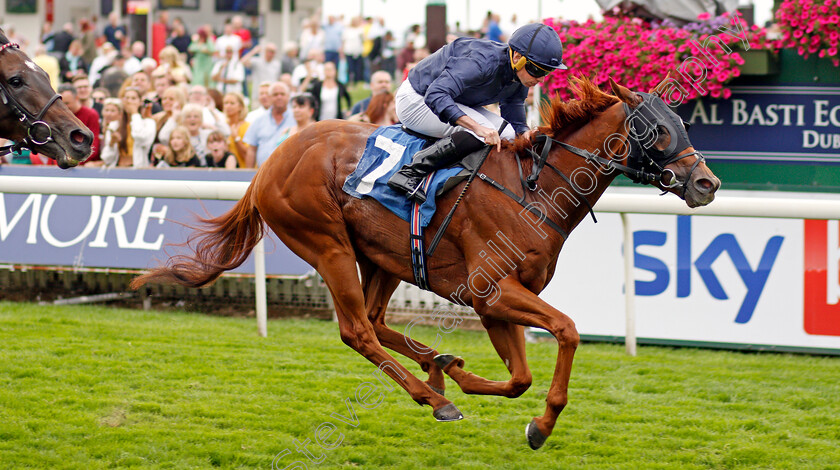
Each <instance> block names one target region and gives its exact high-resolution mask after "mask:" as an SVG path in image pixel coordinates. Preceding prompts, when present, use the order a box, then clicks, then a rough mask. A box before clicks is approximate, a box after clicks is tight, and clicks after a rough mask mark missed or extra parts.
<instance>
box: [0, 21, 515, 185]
mask: <svg viewBox="0 0 840 470" xmlns="http://www.w3.org/2000/svg"><path fill="white" fill-rule="evenodd" d="M514 21H515V18H514ZM515 26H516V25H515V24H514V25H511V26H510V28H511V30H512V28H514V27H515ZM97 31H101V32H99V33H97ZM152 31H153V33H152V41H151V43H150V47H149V48H147V45H146V44H145V43H144V42H140V41H135V42H131V41H129V39H128V38H129V37H130V34H129V31H128V30H127V28H126V26H125V25H124V24H122V23H121V19H120V17H119V16H118V15H117V14H116V13H112V14H111V15H109V16H108V19H107V23H106V24H105V25H104V27H102V28H101V29H98V28H97V26H96V24H95V20H89V19H81V20H80V21H79V22H78V25H74V24H73V23H67V24H64V25H63V26H62V27H61V28H60V29H58V30H54V29H53V26H52V25H51V24H49V23H47V24H45V25H44V28H43V30H42V32H41V35H40V37H39V38H38V41H37V42H34V43H32V44H30V43H29V41H27V40H26V38H23V37H21V36H20V35H17V34H16V32H15V31H14V28H13V27H7V28H6V33H7V35H8V36H9V37H10V39H11V40H13V41H15V42H18V43H20V44H21V46H22V47H24V48H25V49H26V50H28V51H29V53H30V55H31V56H32V58H33V61H34V62H35V63H36V64H38V65H39V66H40V67H41V68H43V69H44V70H45V71H46V72H47V73H48V74H49V76H50V80H51V82H52V85H53V87H54V88H55V89H56V90H57V92H58V93H59V94H60V95H61V97H62V100H63V101H64V103H65V104H66V105H67V106H68V107H69V108H70V110H71V111H72V112H73V113H74V114H75V115H76V117H78V118H79V119H80V120H81V121H82V122H83V123H84V124H85V125H86V126H87V127H88V128H89V129H90V130H91V131H92V132H93V133H94V135H95V136H96V137H95V139H94V144H93V154H92V155H91V157H90V158H89V159H88V160H87V161H86V162H84V163H83V164H84V165H85V166H102V167H108V168H111V167H132V168H150V167H157V168H168V167H199V166H200V167H220V168H228V169H231V168H254V167H257V166H259V165H260V164H262V163H263V162H265V161H266V159H267V158H268V157H269V156H270V155H271V153H272V152H273V151H274V149H276V148H277V146H278V145H280V143H282V142H283V141H284V140H285V139H287V138H288V137H289V136H291V135H293V134H295V133H297V132H299V131H300V130H302V129H303V128H305V127H307V126H310V125H312V124H313V123H315V122H317V121H323V120H327V119H349V120H352V121H361V122H370V123H373V124H376V125H391V124H395V123H397V117H396V112H395V109H394V95H393V90H395V88H396V86H398V85H399V82H401V81H402V80H405V78H406V77H407V74H408V70H410V68H411V67H412V66H413V65H414V64H416V63H417V62H418V61H419V60H421V59H423V58H424V57H426V56H427V55H428V54H429V52H428V50H427V49H426V48H425V38H424V36H423V34H422V31H421V28H420V26H419V25H415V26H413V27H412V28H410V29H409V30H408V31H406V32H405V34H403V35H402V39H401V40H400V41H397V40H395V36H394V34H393V33H392V32H391V31H389V30H387V28H386V27H385V23H384V21H383V20H382V19H381V18H361V17H354V18H350V19H349V20H346V19H345V18H343V17H340V16H327V17H326V18H325V19H324V20H321V13H320V11H318V12H316V13H315V14H314V15H313V16H312V17H311V18H306V19H305V20H304V21H303V24H302V25H301V34H300V36H299V38H298V40H297V41H293V42H289V43H287V44H284V45H283V47H282V50H278V47H277V45H275V44H273V43H271V42H269V41H264V40H262V41H261V40H257V39H255V38H258V35H257V33H256V32H255V31H251V30H249V29H247V28H245V27H244V26H243V19H242V17H240V16H233V17H231V18H229V19H228V20H227V21H225V24H224V26H223V28H222V29H221V31H214V29H213V27H212V26H211V25H202V26H199V27H198V28H197V29H196V30H195V31H193V32H192V33H190V31H188V29H187V26H186V25H185V23H184V21H183V20H181V19H180V18H177V17H174V18H171V19H170V16H169V13H168V12H167V11H165V10H164V11H162V12H160V14H159V17H158V19H157V21H156V22H155V24H154V25H153V26H152ZM502 31H503V30H502V29H501V28H500V26H499V21H498V17H497V16H496V15H492V14H491V13H488V17H487V20H486V21H485V25H484V26H483V27H482V29H481V30H480V31H469V32H462V31H460V30H459V26H458V25H457V24H456V27H455V28H454V29H453V32H452V34H451V35H450V38H449V39H450V40H451V39H454V38H455V37H457V36H459V35H471V36H479V37H489V38H493V39H496V40H500V41H503V40H504V33H503V32H502ZM155 38H158V39H165V43H164V41H163V40H161V41H156V40H155ZM149 49H151V51H149ZM351 90H356V91H357V92H356V93H355V94H356V95H357V96H358V95H360V94H361V95H368V96H365V97H364V98H363V99H361V100H360V101H358V102H356V103H353V102H352V101H353V100H352V98H351ZM0 144H3V139H0ZM3 158H5V160H6V161H5V162H6V163H29V164H49V163H50V161H48V159H46V158H42V157H39V156H38V155H34V154H29V153H28V152H27V151H24V153H23V154H12V155H8V156H6V157H0V163H3V160H2V159H3Z"/></svg>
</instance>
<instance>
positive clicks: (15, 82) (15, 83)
mask: <svg viewBox="0 0 840 470" xmlns="http://www.w3.org/2000/svg"><path fill="white" fill-rule="evenodd" d="M9 85H11V86H12V87H14V88H20V87H22V86H23V79H21V78H20V77H12V78H10V79H9Z"/></svg>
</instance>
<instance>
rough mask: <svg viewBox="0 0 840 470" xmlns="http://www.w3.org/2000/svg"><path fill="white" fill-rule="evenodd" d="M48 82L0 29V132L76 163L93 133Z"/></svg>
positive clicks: (60, 161)
mask: <svg viewBox="0 0 840 470" xmlns="http://www.w3.org/2000/svg"><path fill="white" fill-rule="evenodd" d="M60 98H61V97H60V95H57V94H56V93H55V90H53V88H52V86H51V85H50V78H49V76H48V75H47V73H46V72H44V70H43V69H41V68H40V67H38V66H37V65H35V63H34V62H32V61H31V60H30V59H29V57H27V56H26V54H25V53H23V52H22V51H20V50H19V49H18V46H17V44H14V43H10V42H9V41H8V39H7V38H6V36H5V35H4V34H3V33H2V31H0V136H2V137H6V138H8V139H11V140H13V141H15V142H16V143H17V144H18V145H19V146H21V147H26V148H28V149H31V150H33V151H36V152H38V153H40V154H43V155H46V156H48V157H50V158H52V159H54V160H56V162H58V166H60V167H61V168H69V167H71V166H76V165H78V164H79V162H81V161H84V160H85V159H86V158H87V157H88V156H89V155H90V153H91V143H93V133H92V132H91V131H90V130H89V129H88V128H87V127H85V125H84V124H82V122H81V121H79V120H78V119H77V118H76V116H74V115H73V113H72V112H71V111H70V109H69V108H67V106H66V105H65V104H64V103H62V101H61V99H60Z"/></svg>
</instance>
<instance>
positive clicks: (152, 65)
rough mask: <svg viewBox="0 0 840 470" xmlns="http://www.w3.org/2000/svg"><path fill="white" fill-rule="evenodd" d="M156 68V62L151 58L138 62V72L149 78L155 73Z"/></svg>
mask: <svg viewBox="0 0 840 470" xmlns="http://www.w3.org/2000/svg"><path fill="white" fill-rule="evenodd" d="M157 66H158V64H157V61H156V60H155V59H152V58H151V57H146V58H144V59H143V60H141V61H140V71H142V72H146V75H148V76H150V77H151V76H152V73H153V72H154V71H155V69H156V68H157Z"/></svg>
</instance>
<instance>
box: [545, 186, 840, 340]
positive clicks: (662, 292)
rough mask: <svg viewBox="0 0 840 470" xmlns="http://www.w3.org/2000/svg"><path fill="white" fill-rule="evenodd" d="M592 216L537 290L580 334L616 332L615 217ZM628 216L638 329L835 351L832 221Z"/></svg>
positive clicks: (838, 325)
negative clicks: (595, 220) (595, 221)
mask: <svg viewBox="0 0 840 470" xmlns="http://www.w3.org/2000/svg"><path fill="white" fill-rule="evenodd" d="M780 194H783V193H780ZM598 218H599V223H598V224H597V225H595V224H592V223H583V224H581V226H580V227H579V228H578V229H576V230H575V232H574V233H573V234H572V235H571V236H570V238H569V240H568V241H567V242H566V245H565V246H564V248H563V251H562V252H561V254H560V259H559V261H558V263H557V272H556V274H555V277H554V279H553V280H552V281H551V283H550V284H549V286H548V287H547V288H546V289H545V290H544V291H543V293H542V294H541V297H542V298H543V299H545V300H546V301H548V302H549V303H550V304H551V305H553V306H554V307H556V308H558V309H559V310H561V311H563V312H564V313H566V314H567V315H569V316H570V317H571V318H572V319H573V320H574V321H575V323H576V325H577V328H578V331H579V332H580V333H581V334H582V335H590V336H605V337H623V336H624V325H625V321H624V314H625V313H624V312H625V310H624V291H623V289H624V278H623V258H622V256H623V255H622V252H621V250H622V238H621V237H622V235H621V233H622V232H621V221H620V217H619V216H618V215H617V214H601V215H599V217H598ZM630 223H631V226H632V228H633V239H634V246H635V253H634V264H635V274H634V277H635V281H634V282H635V289H636V297H635V302H636V333H637V335H638V336H639V338H640V339H652V340H663V341H660V342H674V341H676V342H683V343H701V344H702V343H718V344H720V343H726V344H737V345H748V346H753V347H759V348H761V347H768V348H773V347H781V348H782V349H785V348H787V349H806V350H836V352H838V353H840V282H838V280H839V279H840V242H839V241H840V227H838V222H837V221H824V220H822V221H815V220H795V219H763V218H738V217H699V216H674V215H641V214H634V215H630ZM654 342H656V341H654Z"/></svg>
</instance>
